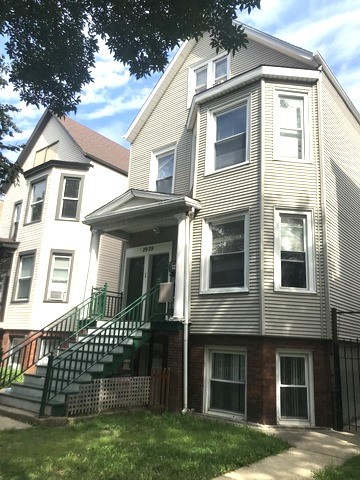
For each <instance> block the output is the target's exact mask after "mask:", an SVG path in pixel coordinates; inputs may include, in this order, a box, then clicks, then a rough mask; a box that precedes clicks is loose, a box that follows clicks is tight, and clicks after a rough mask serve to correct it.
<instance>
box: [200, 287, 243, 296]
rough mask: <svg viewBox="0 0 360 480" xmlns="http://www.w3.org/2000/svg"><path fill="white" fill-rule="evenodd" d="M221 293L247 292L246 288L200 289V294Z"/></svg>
mask: <svg viewBox="0 0 360 480" xmlns="http://www.w3.org/2000/svg"><path fill="white" fill-rule="evenodd" d="M219 293H221V294H223V293H249V289H248V288H211V289H210V288H209V289H208V290H200V295H214V294H215V295H216V294H219Z"/></svg>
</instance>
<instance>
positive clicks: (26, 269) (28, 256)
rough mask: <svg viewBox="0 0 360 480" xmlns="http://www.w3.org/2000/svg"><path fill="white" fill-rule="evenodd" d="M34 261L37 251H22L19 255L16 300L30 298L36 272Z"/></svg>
mask: <svg viewBox="0 0 360 480" xmlns="http://www.w3.org/2000/svg"><path fill="white" fill-rule="evenodd" d="M34 263H35V253H21V254H20V255H19V263H18V273H17V279H16V286H15V296H14V300H22V301H28V300H29V298H30V291H31V282H32V278H33V274H34Z"/></svg>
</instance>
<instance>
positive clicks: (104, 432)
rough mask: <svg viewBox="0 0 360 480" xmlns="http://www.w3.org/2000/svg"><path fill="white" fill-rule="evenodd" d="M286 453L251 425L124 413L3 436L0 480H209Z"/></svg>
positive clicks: (278, 442) (282, 446)
mask: <svg viewBox="0 0 360 480" xmlns="http://www.w3.org/2000/svg"><path fill="white" fill-rule="evenodd" d="M35 446H36V447H35ZM288 447H289V446H288V445H287V444H286V443H285V442H283V441H282V440H281V439H280V438H277V437H272V436H267V435H265V434H263V433H261V432H260V431H257V430H254V429H251V428H249V427H246V426H239V425H233V424H226V423H222V422H215V421H210V420H207V419H203V418H200V417H196V416H191V415H188V416H186V415H185V416H184V415H170V414H164V415H154V414H152V413H150V412H147V411H137V412H133V413H129V412H123V413H118V414H115V415H114V414H113V415H107V416H100V417H97V418H95V419H92V420H89V421H85V422H77V423H74V424H73V425H71V426H68V427H65V428H49V427H48V428H43V427H36V428H33V429H28V430H21V431H12V432H0V480H5V479H6V480H23V479H25V478H28V479H32V480H61V479H64V480H78V479H80V478H84V479H86V480H128V479H130V478H136V479H137V480H168V479H172V478H179V479H181V480H194V479H196V480H205V479H207V480H208V479H210V478H213V477H215V476H216V475H220V474H224V473H226V472H227V471H231V470H233V469H235V468H239V467H241V466H243V465H249V464H250V463H253V462H256V461H258V460H260V459H261V458H264V457H266V456H268V455H275V454H277V453H279V452H281V451H283V450H285V449H287V448H288Z"/></svg>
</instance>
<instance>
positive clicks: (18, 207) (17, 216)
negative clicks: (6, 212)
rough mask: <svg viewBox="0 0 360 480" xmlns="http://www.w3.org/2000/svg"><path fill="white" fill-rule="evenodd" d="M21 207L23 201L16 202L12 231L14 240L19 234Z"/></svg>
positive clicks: (11, 235) (11, 236) (11, 234)
mask: <svg viewBox="0 0 360 480" xmlns="http://www.w3.org/2000/svg"><path fill="white" fill-rule="evenodd" d="M21 207H22V203H21V202H19V203H15V205H14V213H13V221H12V225H11V232H10V238H12V239H13V240H16V239H17V235H18V231H19V223H20V216H21Z"/></svg>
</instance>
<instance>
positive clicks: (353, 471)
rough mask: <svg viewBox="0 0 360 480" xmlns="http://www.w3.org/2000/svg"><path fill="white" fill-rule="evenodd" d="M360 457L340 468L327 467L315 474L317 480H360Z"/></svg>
mask: <svg viewBox="0 0 360 480" xmlns="http://www.w3.org/2000/svg"><path fill="white" fill-rule="evenodd" d="M359 478H360V455H356V456H355V457H352V458H350V459H349V460H347V461H346V462H345V463H344V464H343V465H341V466H340V467H326V468H324V469H322V470H319V471H318V472H316V473H315V474H314V479H316V480H359Z"/></svg>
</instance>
